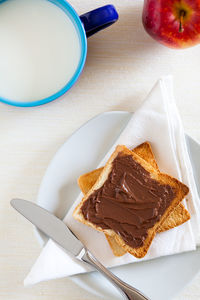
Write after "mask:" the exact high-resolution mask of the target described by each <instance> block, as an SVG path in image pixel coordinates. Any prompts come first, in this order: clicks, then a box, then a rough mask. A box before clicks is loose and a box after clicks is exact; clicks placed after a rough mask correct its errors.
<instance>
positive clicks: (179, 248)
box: [24, 76, 200, 285]
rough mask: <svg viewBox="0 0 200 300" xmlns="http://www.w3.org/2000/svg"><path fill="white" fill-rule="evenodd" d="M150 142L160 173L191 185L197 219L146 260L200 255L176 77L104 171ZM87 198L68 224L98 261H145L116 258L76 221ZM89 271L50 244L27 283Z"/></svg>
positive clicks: (154, 94)
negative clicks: (174, 84)
mask: <svg viewBox="0 0 200 300" xmlns="http://www.w3.org/2000/svg"><path fill="white" fill-rule="evenodd" d="M145 141H149V142H150V143H151V145H152V148H153V152H154V153H155V156H156V160H157V162H158V166H159V168H160V170H161V171H163V172H166V173H169V174H171V175H172V176H175V177H176V178H178V179H180V180H181V181H183V182H184V183H185V184H186V185H188V186H189V188H190V194H189V196H188V197H187V199H188V201H187V208H188V210H189V212H190V214H191V221H189V222H186V223H185V224H183V225H181V226H178V227H176V228H174V229H171V230H169V231H166V232H163V233H160V234H157V235H156V237H155V239H154V240H153V243H152V245H151V247H150V249H149V251H148V254H147V255H146V256H145V258H144V259H145V260H146V259H152V258H156V257H159V256H163V255H171V254H175V253H179V252H184V251H189V250H194V249H195V248H196V244H197V243H198V242H199V240H200V238H199V237H200V218H199V214H200V201H199V198H198V193H197V189H196V185H195V181H194V177H193V173H192V167H191V163H190V159H189V156H188V152H187V147H186V142H185V135H184V130H183V126H182V123H181V120H180V117H179V113H178V111H177V108H176V104H175V100H174V96H173V87H172V78H171V77H170V76H169V77H164V78H162V79H160V80H159V81H158V82H157V84H156V85H155V87H154V88H153V89H152V91H151V93H150V94H149V95H148V97H147V99H146V100H145V101H144V103H143V104H142V106H141V107H140V108H139V109H138V110H137V111H136V112H135V113H134V114H133V117H132V119H131V120H130V122H129V123H128V125H127V127H126V128H125V130H124V131H123V133H122V134H121V136H120V137H119V139H118V141H117V142H116V144H115V145H113V147H112V149H111V150H110V151H109V153H108V154H107V155H106V157H105V158H104V159H103V161H102V162H101V166H103V165H104V164H105V162H106V161H107V159H108V158H109V156H110V154H111V153H112V151H113V150H114V148H115V147H116V145H117V144H124V145H126V146H127V147H130V148H133V147H136V146H137V145H139V144H141V143H143V142H145ZM81 197H82V195H81V194H80V196H79V197H78V199H77V200H76V201H75V203H74V205H73V207H72V208H71V209H70V211H69V212H68V214H67V216H66V217H65V219H64V221H65V222H66V223H67V224H68V226H69V227H70V228H71V229H72V231H74V233H75V234H76V235H77V236H78V237H80V239H81V240H82V241H83V242H84V244H85V245H86V246H87V247H88V248H89V249H90V250H91V251H92V253H94V255H95V256H96V257H97V259H99V260H100V261H101V262H102V263H103V264H104V265H105V266H107V267H112V266H119V265H123V264H128V263H132V262H138V261H141V260H139V259H136V258H134V257H133V256H132V255H130V254H126V255H124V256H122V257H120V258H118V257H115V256H114V255H113V254H112V251H111V249H110V247H109V245H108V243H107V241H106V239H105V236H104V234H102V233H100V232H97V231H95V230H94V229H92V228H89V227H87V226H85V225H83V224H81V223H79V222H77V221H76V220H74V219H73V217H72V212H73V210H74V208H75V206H76V205H77V204H78V203H79V201H80V200H81ZM185 205H186V203H185ZM144 259H143V260H144ZM87 271H90V268H89V267H88V266H87V265H86V264H84V263H81V262H80V261H78V260H77V259H75V258H72V257H71V256H70V255H68V254H66V253H65V252H64V251H63V250H62V249H61V248H60V247H59V246H58V245H57V244H56V243H55V242H53V241H52V240H49V241H48V242H47V244H46V245H45V247H44V248H43V250H42V252H41V254H40V256H39V258H38V259H37V261H36V263H35V264H34V266H33V267H32V269H31V271H30V273H29V274H28V276H27V277H26V279H25V281H24V284H25V285H29V284H35V283H37V282H40V281H44V280H49V279H53V278H60V277H64V276H69V275H73V274H78V273H83V272H87Z"/></svg>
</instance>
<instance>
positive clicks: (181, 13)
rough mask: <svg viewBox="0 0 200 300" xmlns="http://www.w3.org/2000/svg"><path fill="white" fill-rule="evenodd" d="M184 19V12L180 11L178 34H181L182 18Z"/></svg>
mask: <svg viewBox="0 0 200 300" xmlns="http://www.w3.org/2000/svg"><path fill="white" fill-rule="evenodd" d="M184 17H185V11H184V10H181V11H180V14H179V32H180V33H181V32H183V30H184V29H183V18H184Z"/></svg>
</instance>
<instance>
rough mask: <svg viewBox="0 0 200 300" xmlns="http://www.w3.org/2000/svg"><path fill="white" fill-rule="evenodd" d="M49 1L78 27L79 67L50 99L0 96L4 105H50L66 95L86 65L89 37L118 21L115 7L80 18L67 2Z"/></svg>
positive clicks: (109, 6)
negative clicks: (49, 103) (22, 98)
mask: <svg viewBox="0 0 200 300" xmlns="http://www.w3.org/2000/svg"><path fill="white" fill-rule="evenodd" d="M4 1H5V0H3V1H2V0H0V4H1V3H2V2H4ZM48 1H50V2H52V3H53V4H55V5H57V6H58V7H59V8H60V9H62V10H63V11H64V12H65V13H66V14H67V15H68V17H70V19H71V21H72V22H73V24H74V26H75V27H76V30H77V32H78V35H79V39H80V45H81V55H80V61H79V64H78V67H77V69H76V71H75V72H74V74H73V76H72V77H71V79H70V80H69V81H68V82H67V83H66V85H65V86H64V87H63V88H62V89H61V90H59V91H58V92H56V93H54V94H53V95H51V96H49V97H46V98H44V99H40V100H35V101H32V102H19V101H12V100H10V99H5V98H3V97H1V96H0V101H1V102H3V103H6V104H10V105H14V106H22V107H31V106H37V105H42V104H45V103H48V102H50V101H53V100H55V99H57V98H58V97H60V96H61V95H63V94H64V93H66V92H67V91H68V90H69V89H70V88H71V87H72V86H73V85H74V83H75V82H76V81H77V79H78V78H79V76H80V74H81V72H82V70H83V67H84V65H85V60H86V55H87V37H90V36H91V35H93V34H95V33H96V32H98V31H100V30H102V29H104V28H106V27H108V26H110V25H112V24H113V23H115V22H116V21H117V20H118V13H117V11H116V9H115V7H114V6H113V5H105V6H103V7H100V8H97V9H95V10H92V11H90V12H87V13H85V14H83V15H81V16H80V17H79V16H78V14H77V13H76V11H75V10H74V9H73V7H72V6H71V5H70V4H69V3H68V2H66V1H65V0H48Z"/></svg>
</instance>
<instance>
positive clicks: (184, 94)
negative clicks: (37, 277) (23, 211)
mask: <svg viewBox="0 0 200 300" xmlns="http://www.w3.org/2000/svg"><path fill="white" fill-rule="evenodd" d="M109 2H110V1H109ZM112 2H113V4H115V6H116V7H117V9H118V11H119V14H120V19H119V21H118V23H116V24H115V25H113V26H112V27H110V28H108V29H106V30H105V31H103V32H100V33H98V34H97V35H96V36H94V37H92V38H90V39H89V41H88V58H87V62H86V66H85V69H84V72H83V74H82V76H81V78H80V80H79V81H78V83H77V84H76V86H75V87H73V89H72V90H70V92H69V93H68V94H67V95H65V96H63V97H62V98H60V99H58V100H56V101H54V102H52V103H49V104H46V105H44V106H41V107H35V108H29V109H26V108H15V107H11V106H7V105H4V104H0V183H1V184H0V299H1V300H33V299H34V300H35V299H37V300H55V299H56V300H66V299H70V300H95V298H94V297H93V296H91V295H89V294H88V293H87V292H85V291H84V290H83V289H81V288H80V287H78V286H76V285H75V284H74V283H72V282H71V281H70V280H69V279H66V278H65V279H60V280H55V281H51V282H46V283H41V284H38V285H37V286H34V287H30V288H24V287H23V279H24V277H25V275H26V274H27V273H28V271H29V269H30V267H31V266H32V264H33V263H34V261H35V259H36V258H37V257H38V255H39V253H40V246H39V245H38V243H37V241H36V238H35V235H34V233H33V230H32V225H30V224H29V223H28V222H27V221H25V220H24V219H23V218H22V217H21V216H20V215H18V214H17V213H16V212H15V211H14V210H13V209H12V208H11V207H10V205H9V201H10V199H11V198H12V197H16V196H17V197H22V198H25V199H30V200H32V201H34V200H35V198H36V196H37V192H38V188H39V185H40V182H41V179H42V177H43V175H44V172H45V170H46V168H47V166H48V163H49V162H50V160H51V158H52V157H53V155H54V154H55V152H56V150H57V149H58V148H59V147H60V146H61V145H62V144H63V143H64V142H65V141H66V139H67V138H68V137H69V136H70V134H71V133H72V132H73V131H74V130H76V129H77V128H78V127H79V126H81V125H82V124H83V123H84V122H86V121H87V120H89V119H90V118H91V117H93V116H95V115H96V114H99V113H101V112H104V111H110V110H127V111H134V110H135V109H137V108H138V107H139V105H140V103H141V102H142V101H143V99H144V98H145V96H146V95H147V93H148V92H149V90H150V89H151V87H152V86H153V84H154V83H155V82H156V80H157V79H158V78H159V77H160V76H162V75H166V74H173V75H174V83H175V95H176V99H177V105H178V108H179V111H180V114H181V116H182V120H183V123H184V127H185V131H186V132H187V133H188V134H190V135H191V136H192V137H194V138H196V139H197V140H198V141H200V79H199V78H200V45H199V46H197V47H194V48H190V49H188V50H184V51H180V50H171V49H168V48H165V47H163V46H161V45H159V44H158V43H156V42H155V41H154V40H152V39H151V38H150V37H149V36H148V35H147V34H146V33H145V32H144V30H143V27H142V23H141V12H142V1H141V0H134V1H131V0H112ZM71 3H72V5H73V6H74V7H75V8H76V9H77V11H78V12H79V13H82V12H85V11H87V10H90V9H93V8H95V7H98V6H100V5H103V4H106V3H107V2H106V1H103V0H101V1H95V0H84V1H83V0H71ZM186 271H187V270H186ZM186 299H187V300H197V299H200V275H199V276H198V277H197V278H196V279H195V280H194V281H193V283H191V284H190V285H189V286H188V287H186V288H185V290H184V291H183V292H182V294H181V295H180V296H179V297H178V298H176V300H186Z"/></svg>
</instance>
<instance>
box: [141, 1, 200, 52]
mask: <svg viewBox="0 0 200 300" xmlns="http://www.w3.org/2000/svg"><path fill="white" fill-rule="evenodd" d="M142 21H143V25H144V28H145V30H146V31H147V32H148V33H149V34H150V36H151V37H152V38H154V39H155V40H157V41H158V42H160V43H162V44H164V45H165V46H168V47H171V48H187V47H191V46H194V45H196V44H198V43H200V0H144V8H143V16H142Z"/></svg>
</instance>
